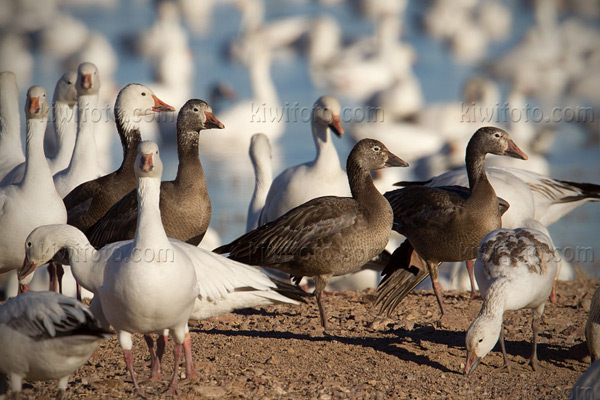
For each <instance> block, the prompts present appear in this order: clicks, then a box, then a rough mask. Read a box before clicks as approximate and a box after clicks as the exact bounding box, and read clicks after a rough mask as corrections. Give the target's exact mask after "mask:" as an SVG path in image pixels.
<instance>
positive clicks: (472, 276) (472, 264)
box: [466, 260, 477, 300]
mask: <svg viewBox="0 0 600 400" xmlns="http://www.w3.org/2000/svg"><path fill="white" fill-rule="evenodd" d="M466 263H467V271H468V272H469V280H470V281H471V298H470V300H473V299H475V298H476V297H477V290H475V273H474V271H473V270H474V268H475V261H473V260H467V261H466Z"/></svg>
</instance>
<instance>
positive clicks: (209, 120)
mask: <svg viewBox="0 0 600 400" xmlns="http://www.w3.org/2000/svg"><path fill="white" fill-rule="evenodd" d="M204 114H205V115H206V122H205V123H204V126H205V127H206V128H216V129H223V128H225V125H223V124H222V123H221V121H219V120H218V119H217V117H215V114H213V113H211V112H210V111H205V112H204Z"/></svg>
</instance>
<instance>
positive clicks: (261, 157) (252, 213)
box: [246, 133, 273, 232]
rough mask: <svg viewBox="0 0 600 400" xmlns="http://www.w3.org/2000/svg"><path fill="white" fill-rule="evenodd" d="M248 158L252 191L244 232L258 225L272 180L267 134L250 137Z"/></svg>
mask: <svg viewBox="0 0 600 400" xmlns="http://www.w3.org/2000/svg"><path fill="white" fill-rule="evenodd" d="M249 153H250V160H252V166H253V167H254V192H253V193H252V199H251V200H250V205H249V206H248V218H247V219H246V232H250V231H251V230H252V229H254V228H256V227H258V219H259V217H260V212H261V211H262V209H263V207H264V206H265V200H266V199H267V194H268V193H269V187H270V186H271V183H272V182H273V171H272V168H271V143H270V142H269V138H268V137H267V135H265V134H262V133H256V134H254V135H252V138H251V139H250V151H249Z"/></svg>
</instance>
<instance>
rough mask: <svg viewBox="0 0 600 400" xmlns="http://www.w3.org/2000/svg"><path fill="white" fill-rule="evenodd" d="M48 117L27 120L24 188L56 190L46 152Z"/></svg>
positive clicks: (22, 185) (22, 184)
mask: <svg viewBox="0 0 600 400" xmlns="http://www.w3.org/2000/svg"><path fill="white" fill-rule="evenodd" d="M47 123H48V118H30V119H28V120H27V141H26V146H25V147H26V153H27V158H26V159H25V175H24V177H23V181H22V183H21V187H22V188H23V190H28V189H36V190H37V191H40V190H54V182H53V181H52V174H51V173H50V167H49V166H48V162H47V161H46V155H45V154H44V134H45V132H46V124H47Z"/></svg>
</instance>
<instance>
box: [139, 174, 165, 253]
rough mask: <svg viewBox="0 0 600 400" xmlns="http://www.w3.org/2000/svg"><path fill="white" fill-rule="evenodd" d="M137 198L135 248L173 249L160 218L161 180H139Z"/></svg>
mask: <svg viewBox="0 0 600 400" xmlns="http://www.w3.org/2000/svg"><path fill="white" fill-rule="evenodd" d="M137 196H138V218H137V227H136V230H135V238H134V239H133V242H134V247H136V248H139V249H156V250H159V251H160V250H165V249H169V248H171V244H170V243H169V239H168V238H167V234H166V233H165V228H164V227H163V224H162V220H161V217H160V178H156V177H153V178H150V177H142V178H138V188H137ZM155 255H157V256H158V254H155Z"/></svg>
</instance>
